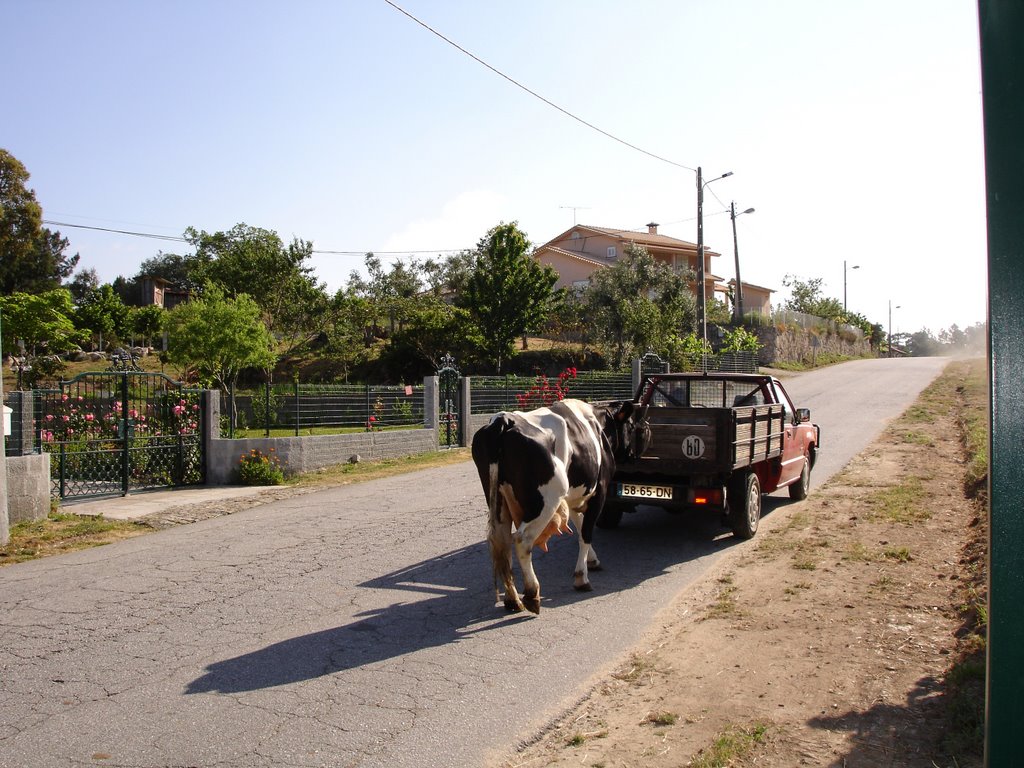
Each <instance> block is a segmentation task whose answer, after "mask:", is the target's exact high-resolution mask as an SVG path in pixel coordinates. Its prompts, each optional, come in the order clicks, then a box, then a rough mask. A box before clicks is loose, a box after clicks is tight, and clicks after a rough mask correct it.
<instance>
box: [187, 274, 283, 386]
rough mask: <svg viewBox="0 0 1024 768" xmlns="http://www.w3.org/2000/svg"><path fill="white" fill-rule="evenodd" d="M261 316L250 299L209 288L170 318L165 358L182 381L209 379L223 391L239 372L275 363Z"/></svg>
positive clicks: (269, 339)
mask: <svg viewBox="0 0 1024 768" xmlns="http://www.w3.org/2000/svg"><path fill="white" fill-rule="evenodd" d="M260 314H261V313H260V308H259V306H258V305H257V304H256V302H255V301H254V300H253V299H252V298H251V297H250V296H248V295H246V294H242V295H240V296H238V297H236V298H229V297H227V296H226V295H225V293H224V291H223V290H222V289H221V288H219V287H218V286H215V285H213V284H207V285H206V286H204V288H203V295H202V296H201V297H199V298H195V299H192V300H191V301H186V302H184V303H183V304H179V305H178V306H176V307H175V308H174V309H173V310H171V311H170V312H169V313H168V315H167V331H168V350H167V355H168V358H169V359H170V361H171V362H172V363H174V364H176V365H179V366H181V367H182V370H183V377H184V376H188V375H190V374H198V375H199V376H203V377H210V378H212V379H214V380H215V381H216V382H217V384H219V385H220V387H221V389H222V390H224V391H227V390H228V389H230V387H231V386H233V385H234V383H235V381H236V379H237V378H238V374H239V372H240V371H241V370H242V369H243V368H265V367H267V366H270V365H273V363H274V360H275V359H276V355H275V354H274V353H273V351H272V349H271V346H272V344H273V337H272V336H271V335H270V332H269V331H268V330H267V328H266V326H264V325H263V321H262V320H261V318H260Z"/></svg>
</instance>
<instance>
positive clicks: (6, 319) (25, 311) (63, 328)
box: [0, 288, 83, 355]
mask: <svg viewBox="0 0 1024 768" xmlns="http://www.w3.org/2000/svg"><path fill="white" fill-rule="evenodd" d="M0 314H2V315H3V348H4V350H6V351H11V350H14V349H17V348H18V343H17V342H18V341H19V340H20V341H22V342H23V343H24V344H25V349H26V351H27V352H28V353H29V354H31V355H35V354H39V353H42V352H43V351H44V350H45V351H46V352H47V353H49V354H57V353H61V352H67V351H69V350H71V349H74V348H75V347H76V346H77V345H78V344H79V343H81V341H82V340H83V334H82V333H81V332H80V331H79V330H78V329H77V328H75V323H74V321H73V320H72V318H73V317H74V314H75V308H74V306H73V305H72V303H71V294H70V293H69V292H68V290H67V289H66V288H55V289H54V290H52V291H46V292H44V293H39V294H32V293H13V294H11V295H10V296H0Z"/></svg>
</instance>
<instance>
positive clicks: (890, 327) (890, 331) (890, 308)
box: [889, 299, 900, 357]
mask: <svg viewBox="0 0 1024 768" xmlns="http://www.w3.org/2000/svg"><path fill="white" fill-rule="evenodd" d="M899 308H900V305H899V304H897V305H896V309H899ZM892 309H893V307H892V299H889V357H892Z"/></svg>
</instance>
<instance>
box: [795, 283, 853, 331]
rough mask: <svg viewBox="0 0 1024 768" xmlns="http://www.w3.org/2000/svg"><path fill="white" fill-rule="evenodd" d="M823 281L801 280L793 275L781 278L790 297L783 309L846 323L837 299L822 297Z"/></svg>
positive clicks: (841, 306) (843, 311)
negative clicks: (788, 290)
mask: <svg viewBox="0 0 1024 768" xmlns="http://www.w3.org/2000/svg"><path fill="white" fill-rule="evenodd" d="M823 282H824V279H823V278H821V277H812V278H810V279H809V280H801V279H800V278H798V277H796V276H795V275H786V276H785V277H784V278H782V284H783V285H784V286H786V287H787V288H789V289H790V297H789V298H788V299H787V300H786V303H785V305H784V307H785V308H786V309H791V310H793V311H794V312H803V313H804V314H806V315H814V316H815V317H821V318H824V319H826V320H836V321H838V322H846V315H847V313H846V310H844V309H843V305H842V303H841V302H840V301H839V300H838V299H833V298H828V297H825V296H823V295H822V290H821V284H822V283H823Z"/></svg>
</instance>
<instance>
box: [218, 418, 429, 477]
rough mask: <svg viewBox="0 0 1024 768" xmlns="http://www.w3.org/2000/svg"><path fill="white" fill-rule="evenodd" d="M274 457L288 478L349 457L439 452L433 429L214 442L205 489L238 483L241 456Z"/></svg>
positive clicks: (398, 455) (387, 456)
mask: <svg viewBox="0 0 1024 768" xmlns="http://www.w3.org/2000/svg"><path fill="white" fill-rule="evenodd" d="M253 449H255V450H258V451H260V452H261V453H263V454H265V455H266V454H269V453H270V451H271V449H273V452H274V455H275V456H277V458H278V460H279V461H280V462H281V468H282V469H284V470H285V472H287V473H289V474H295V473H300V472H312V471H314V470H317V469H323V468H324V467H330V466H333V465H335V464H344V463H346V462H348V461H350V460H352V457H354V456H358V457H359V459H360V460H361V461H373V460H377V459H389V458H398V457H401V456H412V455H414V454H417V453H428V452H430V451H436V450H438V445H437V430H436V429H401V430H392V431H388V432H358V433H351V434H344V435H313V436H310V437H259V438H246V439H244V440H225V439H221V438H215V439H213V440H211V441H210V442H209V443H208V444H207V447H206V483H207V485H228V484H231V483H237V482H238V474H237V473H238V464H239V460H240V458H241V456H242V454H245V453H248V452H249V451H251V450H253Z"/></svg>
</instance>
